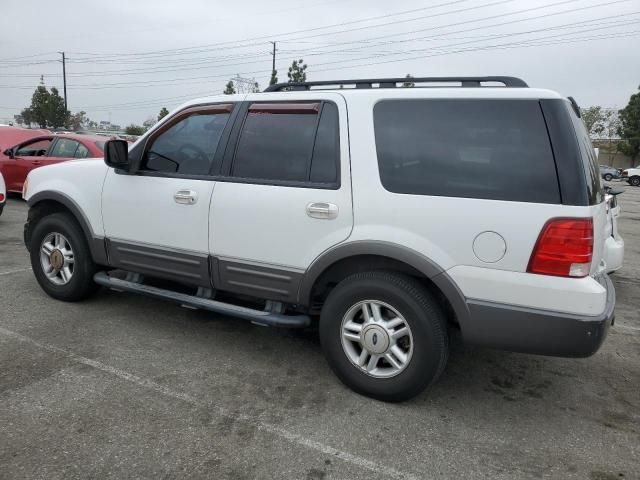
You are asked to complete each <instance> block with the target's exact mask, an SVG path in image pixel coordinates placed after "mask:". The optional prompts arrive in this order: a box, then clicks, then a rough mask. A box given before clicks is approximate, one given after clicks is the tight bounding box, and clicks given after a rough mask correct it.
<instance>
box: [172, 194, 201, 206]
mask: <svg viewBox="0 0 640 480" xmlns="http://www.w3.org/2000/svg"><path fill="white" fill-rule="evenodd" d="M173 199H174V200H175V201H176V203H182V204H183V205H193V204H194V203H196V202H197V201H198V194H197V193H196V192H194V191H193V190H178V191H177V192H176V193H174V194H173Z"/></svg>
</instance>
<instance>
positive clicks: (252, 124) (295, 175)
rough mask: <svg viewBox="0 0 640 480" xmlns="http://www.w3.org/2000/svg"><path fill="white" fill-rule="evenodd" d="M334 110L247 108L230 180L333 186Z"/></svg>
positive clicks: (321, 105) (327, 106)
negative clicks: (242, 179)
mask: <svg viewBox="0 0 640 480" xmlns="http://www.w3.org/2000/svg"><path fill="white" fill-rule="evenodd" d="M338 161H339V133H338V109H337V107H336V106H335V105H334V104H332V103H329V102H314V103H273V104H260V103H256V104H253V105H251V106H250V107H249V112H248V114H247V117H246V119H245V122H244V126H243V129H242V132H241V134H240V139H239V141H238V146H237V149H236V153H235V158H234V161H233V168H232V171H231V174H232V176H234V177H239V178H245V179H250V180H256V181H258V182H260V181H267V182H269V181H275V182H304V183H319V184H336V183H337V178H338Z"/></svg>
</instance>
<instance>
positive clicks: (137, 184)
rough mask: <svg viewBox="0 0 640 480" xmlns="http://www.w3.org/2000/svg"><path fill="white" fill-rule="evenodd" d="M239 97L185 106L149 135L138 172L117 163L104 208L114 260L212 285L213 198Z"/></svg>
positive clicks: (136, 269) (126, 266)
mask: <svg viewBox="0 0 640 480" xmlns="http://www.w3.org/2000/svg"><path fill="white" fill-rule="evenodd" d="M232 109H233V105H232V104H225V105H210V106H206V107H202V106H200V107H197V108H191V109H186V110H183V111H182V112H179V113H178V114H176V115H175V116H174V117H172V118H171V119H169V120H168V121H166V122H164V123H163V125H162V126H161V127H159V128H158V129H156V131H155V132H153V133H152V134H151V135H150V136H149V137H148V138H147V139H146V143H145V148H144V150H143V152H142V155H141V160H140V166H139V168H138V169H137V171H135V172H132V173H133V174H131V173H130V174H127V173H123V172H117V171H115V170H110V171H109V172H108V174H107V178H106V180H105V184H104V188H103V194H102V212H103V219H104V227H105V233H106V236H107V239H108V249H109V261H110V264H112V265H113V266H116V267H119V268H122V269H124V270H129V271H133V272H139V273H143V274H146V275H150V276H156V277H161V278H168V279H171V280H176V281H180V282H183V283H188V284H194V285H200V286H210V285H211V282H210V275H209V262H208V238H209V204H210V201H211V194H212V192H213V187H214V181H213V180H212V178H211V176H212V174H213V173H215V171H216V170H217V169H219V166H220V162H218V161H217V159H218V158H219V157H220V158H221V153H219V152H218V153H217V151H218V147H219V145H220V144H221V143H222V142H221V140H222V139H223V137H224V135H226V130H225V126H226V125H227V123H228V120H229V116H230V113H231V111H232Z"/></svg>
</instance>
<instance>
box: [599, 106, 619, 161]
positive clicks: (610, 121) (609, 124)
mask: <svg viewBox="0 0 640 480" xmlns="http://www.w3.org/2000/svg"><path fill="white" fill-rule="evenodd" d="M602 124H603V134H604V136H605V137H606V138H607V139H608V140H609V142H608V150H609V165H613V162H614V161H615V159H616V155H617V153H618V148H617V146H616V147H615V148H614V146H613V138H614V137H615V136H616V135H617V134H618V128H620V116H619V115H618V112H617V111H616V110H614V109H612V108H609V109H606V110H605V111H604V113H603V121H602Z"/></svg>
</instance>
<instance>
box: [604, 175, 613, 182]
mask: <svg viewBox="0 0 640 480" xmlns="http://www.w3.org/2000/svg"><path fill="white" fill-rule="evenodd" d="M604 179H605V180H606V181H607V182H610V181H611V180H613V175H611V174H610V173H605V174H604Z"/></svg>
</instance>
